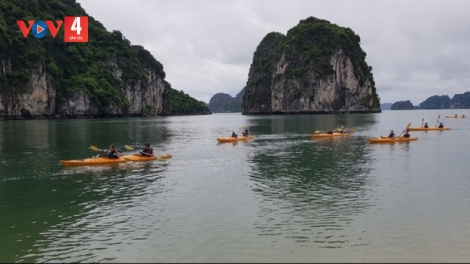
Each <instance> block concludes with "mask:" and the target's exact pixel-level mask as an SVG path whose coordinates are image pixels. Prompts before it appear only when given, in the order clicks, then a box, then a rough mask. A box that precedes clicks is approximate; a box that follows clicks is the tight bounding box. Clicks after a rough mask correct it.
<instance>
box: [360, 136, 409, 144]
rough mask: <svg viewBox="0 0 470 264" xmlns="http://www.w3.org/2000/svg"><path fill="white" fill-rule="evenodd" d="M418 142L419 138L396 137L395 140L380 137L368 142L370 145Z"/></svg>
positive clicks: (370, 139)
mask: <svg viewBox="0 0 470 264" xmlns="http://www.w3.org/2000/svg"><path fill="white" fill-rule="evenodd" d="M414 140H418V138H417V137H409V138H406V137H394V138H389V137H383V136H380V137H378V138H369V139H368V141H369V143H395V142H409V141H414Z"/></svg>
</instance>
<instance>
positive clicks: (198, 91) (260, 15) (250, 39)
mask: <svg viewBox="0 0 470 264" xmlns="http://www.w3.org/2000/svg"><path fill="white" fill-rule="evenodd" d="M78 2H79V3H80V4H81V5H82V7H83V8H84V9H85V10H86V11H87V13H88V14H89V15H90V16H93V17H94V18H95V19H96V20H98V21H100V22H101V23H103V25H104V26H105V27H106V28H107V29H108V30H119V31H121V32H122V33H123V35H124V36H125V37H126V38H127V39H129V40H130V41H131V42H132V44H138V45H142V46H144V47H145V48H146V49H147V50H149V51H150V52H151V53H152V54H153V56H154V57H155V58H156V59H157V60H158V61H160V62H161V63H162V64H163V66H164V70H165V72H166V80H167V81H168V82H170V83H171V84H172V86H173V87H174V88H175V89H177V90H183V91H185V92H186V93H188V94H189V95H191V96H192V97H194V98H196V99H198V100H202V101H205V102H209V100H210V98H211V97H212V95H214V94H215V93H218V92H223V93H228V94H231V95H232V96H235V95H236V94H237V93H238V92H239V91H240V90H241V89H242V88H243V87H244V86H245V84H246V81H247V79H248V71H249V68H250V65H251V62H252V59H253V53H254V52H255V50H256V47H257V46H258V44H259V43H260V41H261V40H262V39H263V37H264V36H265V35H266V34H268V33H270V32H280V33H282V34H286V33H287V31H288V30H289V29H290V28H292V27H294V26H296V25H297V24H298V22H299V21H300V20H302V19H305V18H307V17H309V16H314V17H317V18H320V19H325V20H328V21H330V22H331V23H334V24H337V25H339V26H342V27H349V28H351V29H352V30H353V31H354V32H356V34H358V35H359V36H360V38H361V47H362V49H363V50H364V51H365V52H366V53H367V57H366V61H367V63H368V64H369V65H370V66H372V68H373V71H372V73H373V74H374V80H375V83H376V87H377V92H378V94H379V96H380V98H381V102H382V103H385V102H395V101H402V100H410V101H411V102H412V103H413V104H414V105H418V104H419V103H421V102H422V101H424V100H425V99H426V98H428V97H429V96H432V95H436V94H438V95H442V94H447V95H449V96H450V97H452V96H453V95H454V94H455V93H463V92H466V91H470V74H468V73H469V72H470V60H468V59H467V58H469V55H470V49H469V48H468V47H470V20H469V19H468V18H467V17H468V12H469V11H470V1H466V0H448V1H437V0H434V1H433V0H429V1H405V0H395V1H385V0H376V1H368V0H355V1H350V0H329V1H326V0H289V1H287V0H270V1H267V0H256V1H248V0H238V1H236V0H217V1H216V0H196V1H183V0H171V1H170V0H158V1H153V0H138V1H124V0H100V1H95V0H78ZM110 6H112V9H110ZM111 10H112V11H111Z"/></svg>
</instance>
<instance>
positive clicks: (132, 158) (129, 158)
mask: <svg viewBox="0 0 470 264" xmlns="http://www.w3.org/2000/svg"><path fill="white" fill-rule="evenodd" d="M171 157H173V156H172V155H171V154H165V155H159V156H144V155H140V154H131V155H124V156H122V157H121V158H123V159H125V160H127V161H149V160H162V159H169V158H171Z"/></svg>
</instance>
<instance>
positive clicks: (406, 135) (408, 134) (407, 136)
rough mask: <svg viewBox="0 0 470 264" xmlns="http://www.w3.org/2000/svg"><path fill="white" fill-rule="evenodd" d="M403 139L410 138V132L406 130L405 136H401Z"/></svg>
mask: <svg viewBox="0 0 470 264" xmlns="http://www.w3.org/2000/svg"><path fill="white" fill-rule="evenodd" d="M403 137H405V138H410V130H409V129H407V130H406V132H405V134H404V135H403Z"/></svg>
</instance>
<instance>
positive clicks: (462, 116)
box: [446, 115, 468, 118]
mask: <svg viewBox="0 0 470 264" xmlns="http://www.w3.org/2000/svg"><path fill="white" fill-rule="evenodd" d="M446 118H468V116H464V115H461V116H446Z"/></svg>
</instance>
